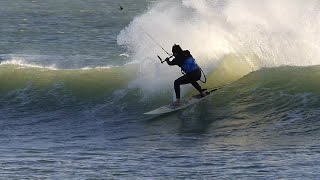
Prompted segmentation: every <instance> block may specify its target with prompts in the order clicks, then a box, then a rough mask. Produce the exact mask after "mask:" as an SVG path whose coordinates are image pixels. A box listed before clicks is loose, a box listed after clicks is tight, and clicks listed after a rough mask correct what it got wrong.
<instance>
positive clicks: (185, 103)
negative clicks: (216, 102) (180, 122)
mask: <svg viewBox="0 0 320 180" xmlns="http://www.w3.org/2000/svg"><path fill="white" fill-rule="evenodd" d="M216 90H218V89H212V90H210V91H206V93H207V96H205V97H201V95H200V94H198V95H195V96H192V97H190V98H188V99H181V100H180V102H181V105H179V106H174V105H172V104H168V105H165V106H162V107H159V108H157V109H154V110H152V111H149V112H146V113H144V114H147V115H156V114H158V115H160V114H166V113H170V112H174V111H178V110H180V109H184V108H186V107H188V106H190V105H192V104H195V103H197V102H200V101H202V100H204V99H206V98H207V97H209V96H210V95H211V94H212V92H214V91H216Z"/></svg>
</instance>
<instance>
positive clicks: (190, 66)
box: [181, 56, 207, 83]
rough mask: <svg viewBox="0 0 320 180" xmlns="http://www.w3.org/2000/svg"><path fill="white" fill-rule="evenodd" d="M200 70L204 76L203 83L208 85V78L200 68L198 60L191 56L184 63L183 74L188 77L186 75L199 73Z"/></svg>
mask: <svg viewBox="0 0 320 180" xmlns="http://www.w3.org/2000/svg"><path fill="white" fill-rule="evenodd" d="M198 70H200V71H201V72H202V74H203V76H204V81H203V80H201V79H200V81H201V82H203V83H206V82H207V77H206V75H205V74H204V72H203V71H202V69H201V68H200V66H199V65H198V64H197V63H196V60H195V59H194V58H193V57H192V56H190V57H189V58H188V59H186V60H185V61H184V63H183V65H182V66H181V72H182V74H184V75H186V73H191V72H194V71H198Z"/></svg>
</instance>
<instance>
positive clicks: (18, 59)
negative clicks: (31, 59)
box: [0, 57, 57, 70]
mask: <svg viewBox="0 0 320 180" xmlns="http://www.w3.org/2000/svg"><path fill="white" fill-rule="evenodd" d="M8 64H12V65H18V66H20V67H19V68H43V69H50V70H57V68H56V67H55V65H51V66H41V65H37V64H32V63H27V62H26V61H25V59H24V58H21V57H16V58H11V59H9V60H5V61H2V62H1V63H0V65H8Z"/></svg>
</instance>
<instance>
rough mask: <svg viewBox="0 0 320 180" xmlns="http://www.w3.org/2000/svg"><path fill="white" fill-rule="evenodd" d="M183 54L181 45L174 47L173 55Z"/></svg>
mask: <svg viewBox="0 0 320 180" xmlns="http://www.w3.org/2000/svg"><path fill="white" fill-rule="evenodd" d="M182 52H183V50H182V49H181V47H180V46H179V45H176V44H175V45H173V46H172V53H178V54H181V53H182Z"/></svg>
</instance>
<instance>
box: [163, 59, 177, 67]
mask: <svg viewBox="0 0 320 180" xmlns="http://www.w3.org/2000/svg"><path fill="white" fill-rule="evenodd" d="M166 62H167V64H168V65H170V66H174V65H177V63H176V58H174V59H173V60H172V61H170V60H169V59H168V60H166Z"/></svg>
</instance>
